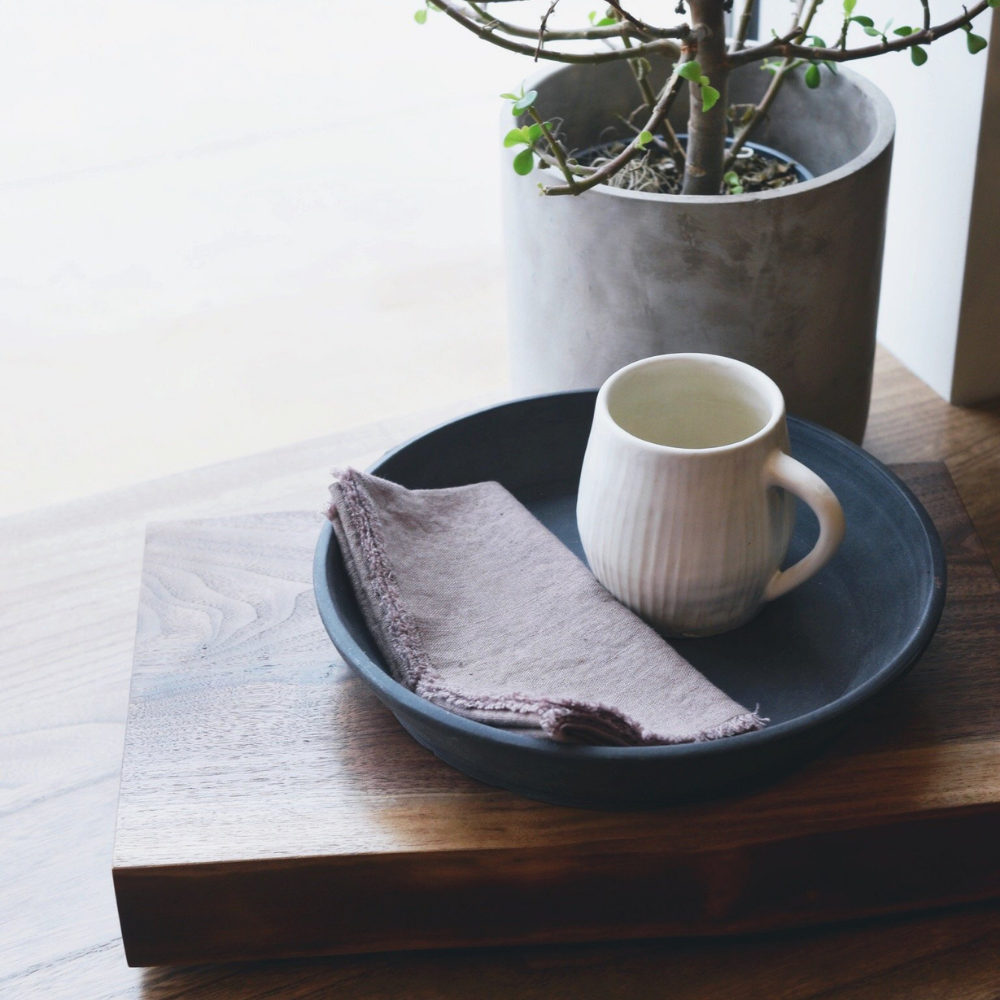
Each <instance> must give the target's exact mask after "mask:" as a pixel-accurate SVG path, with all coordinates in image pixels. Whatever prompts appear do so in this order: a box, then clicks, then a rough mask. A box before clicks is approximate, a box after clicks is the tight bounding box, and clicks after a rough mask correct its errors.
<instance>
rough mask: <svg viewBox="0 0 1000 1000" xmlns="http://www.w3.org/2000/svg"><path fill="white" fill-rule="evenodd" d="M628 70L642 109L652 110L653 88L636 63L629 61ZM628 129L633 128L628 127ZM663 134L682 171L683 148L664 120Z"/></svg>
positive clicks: (654, 102) (653, 102) (628, 43)
mask: <svg viewBox="0 0 1000 1000" xmlns="http://www.w3.org/2000/svg"><path fill="white" fill-rule="evenodd" d="M622 42H623V44H624V45H625V47H626V48H631V47H632V43H631V42H630V41H629V40H628V39H627V38H623V39H622ZM628 65H629V69H631V70H632V75H633V76H634V77H635V82H636V84H637V85H638V87H639V93H641V94H642V99H643V102H644V107H647V108H654V107H655V106H656V94H654V93H653V87H652V85H651V84H650V82H649V78H648V77H647V76H646V75H645V74H644V73H643V72H642V70H641V68H640V66H639V64H638V62H637V61H632V60H630V61H629V64H628ZM639 110H640V109H639V108H637V109H636V110H635V111H633V112H632V114H633V115H634V114H636V113H637V112H638V111H639ZM630 127H633V126H631V125H630ZM663 134H664V136H665V138H666V145H667V150H668V151H669V153H670V155H671V156H672V157H673V158H674V162H675V163H676V164H677V166H678V168H679V169H681V170H683V169H684V159H685V157H684V147H683V146H682V145H681V143H680V140H679V139H678V138H677V133H676V132H675V131H674V127H673V125H671V124H670V122H669V121H667V120H666V119H664V120H663Z"/></svg>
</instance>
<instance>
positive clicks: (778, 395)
mask: <svg viewBox="0 0 1000 1000" xmlns="http://www.w3.org/2000/svg"><path fill="white" fill-rule="evenodd" d="M675 361H696V362H699V363H702V364H706V365H712V366H715V367H719V368H728V369H729V370H730V371H733V372H738V373H739V374H740V375H742V376H749V379H750V380H752V381H754V382H756V383H757V384H758V386H759V387H760V388H762V390H763V391H762V392H761V395H762V396H764V397H765V398H767V401H768V402H769V403H770V406H771V415H770V417H769V418H768V420H767V423H765V424H764V426H763V427H761V428H760V429H759V430H756V431H754V433H753V434H750V435H748V436H747V437H745V438H740V440H739V441H731V442H730V443H729V444H720V445H714V446H712V447H710V448H682V447H680V446H678V445H672V444H658V443H657V442H656V441H649V440H647V439H646V438H643V437H639V436H638V435H636V434H633V433H632V432H631V431H628V430H626V429H625V428H624V427H622V425H621V424H620V423H618V421H617V420H615V418H614V417H613V416H612V415H611V410H610V408H609V407H608V396H609V395H610V393H611V390H612V389H613V388H614V387H615V385H616V383H617V382H618V381H620V380H621V379H622V378H623V377H624V376H626V375H627V374H628V373H629V372H632V371H636V370H637V369H640V368H646V367H650V366H653V365H664V364H672V363H674V362H675ZM597 412H598V413H600V414H601V415H602V416H603V417H604V418H605V419H606V420H607V421H608V423H609V424H610V425H611V427H612V428H613V429H614V431H615V432H616V433H618V434H621V435H622V436H624V437H625V438H627V439H628V440H629V441H632V442H636V443H638V444H640V445H642V446H644V447H645V448H648V449H651V450H652V451H654V452H656V453H666V454H677V455H719V454H724V453H725V452H730V451H736V450H738V449H740V448H745V447H749V446H750V445H752V444H754V443H756V442H757V441H759V440H760V439H762V438H764V437H766V436H767V435H768V434H769V433H771V432H772V431H773V430H774V429H775V427H777V426H778V425H779V424H780V423H781V422H782V421H783V420H784V419H785V397H784V395H783V394H782V392H781V389H779V388H778V384H777V383H776V382H775V381H774V379H773V378H771V376H770V375H767V374H765V373H764V372H762V371H761V370H760V369H759V368H755V367H754V366H753V365H748V364H747V363H746V362H745V361H738V360H737V359H736V358H728V357H726V356H725V355H724V354H706V353H704V352H698V351H682V352H677V353H674V354H654V355H652V356H651V357H648V358H640V359H639V360H638V361H633V362H632V363H631V364H628V365H625V367H624V368H619V369H618V371H616V372H614V373H613V374H612V375H609V376H608V377H607V378H606V379H605V381H604V384H603V385H602V386H601V388H600V389H599V390H598V393H597Z"/></svg>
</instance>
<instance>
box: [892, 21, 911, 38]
mask: <svg viewBox="0 0 1000 1000" xmlns="http://www.w3.org/2000/svg"><path fill="white" fill-rule="evenodd" d="M893 34H894V35H902V36H903V37H904V38H905V37H906V36H907V35H912V34H913V29H912V28H911V27H910V26H909V25H907V24H904V25H901V26H900V27H898V28H897V29H896V30H895V31H894V32H893Z"/></svg>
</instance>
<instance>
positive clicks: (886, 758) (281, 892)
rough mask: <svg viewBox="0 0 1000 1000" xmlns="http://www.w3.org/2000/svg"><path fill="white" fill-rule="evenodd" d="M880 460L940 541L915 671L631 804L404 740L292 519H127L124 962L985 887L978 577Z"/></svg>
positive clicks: (950, 495) (983, 642)
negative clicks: (133, 544) (322, 601)
mask: <svg viewBox="0 0 1000 1000" xmlns="http://www.w3.org/2000/svg"><path fill="white" fill-rule="evenodd" d="M897 471H898V472H899V473H900V474H901V475H902V476H903V478H904V479H905V480H906V481H907V482H909V483H910V485H911V486H912V488H913V489H914V490H915V492H916V493H917V496H918V497H919V498H920V499H921V501H922V502H923V503H924V505H925V506H926V507H927V509H928V510H929V511H930V512H931V515H932V517H933V518H934V521H935V523H936V524H937V526H938V530H939V532H940V533H941V536H942V538H943V540H944V543H945V547H946V552H947V556H948V576H949V593H948V602H947V605H946V608H945V613H944V615H943V617H942V620H941V625H940V627H939V629H938V632H937V634H936V635H935V638H934V641H933V643H932V644H931V647H930V649H929V650H928V651H927V653H926V654H925V655H924V657H923V659H922V660H921V662H920V663H919V664H918V666H917V668H916V669H915V670H914V671H913V672H912V673H911V674H910V675H909V676H908V677H906V678H905V679H904V680H903V682H902V684H901V685H900V686H899V687H898V688H897V689H895V690H894V691H893V692H892V693H891V695H890V696H887V697H886V698H883V699H882V700H880V702H879V703H878V705H877V706H876V707H875V708H874V710H873V711H871V712H869V713H868V714H867V715H866V717H865V718H864V719H863V721H862V722H861V723H859V724H858V725H856V726H854V727H852V728H851V730H850V731H849V732H848V733H847V734H846V735H845V736H844V737H842V738H841V739H839V740H838V741H837V744H836V746H835V747H834V748H832V749H831V750H830V751H829V752H828V753H827V754H825V755H824V756H823V757H822V758H821V759H818V760H816V761H814V762H812V763H811V764H810V765H809V766H807V767H805V768H804V769H802V770H800V771H798V772H797V773H795V774H794V775H791V776H788V777H786V778H784V779H783V780H780V781H778V782H776V783H774V784H772V785H771V786H769V787H768V788H766V789H764V790H762V791H757V792H756V793H753V794H750V793H746V794H742V795H739V796H735V797H728V798H725V799H723V800H720V801H715V802H706V803H700V804H696V805H687V806H682V807H675V808H669V809H659V810H652V811H647V812H640V813H622V812H597V811H591V810H579V809H566V808H558V807H555V806H549V805H545V804H543V803H539V802H533V801H530V800H528V799H525V798H522V797H520V796H517V795H513V794H511V793H508V792H504V791H502V790H499V789H494V788H490V787H489V786H487V785H483V784H481V783H480V782H477V781H474V780H473V779H471V778H467V777H465V776H464V775H462V774H460V773H459V772H458V771H455V770H454V769H453V768H450V767H448V766H447V765H445V764H443V763H441V762H440V761H438V760H437V759H436V758H435V757H434V756H433V755H432V754H431V753H429V752H428V751H426V750H424V749H423V748H422V747H420V746H419V745H417V744H416V743H415V742H414V741H413V740H412V739H411V738H410V736H409V735H408V734H407V733H406V732H405V731H404V730H403V729H402V728H401V727H400V726H399V724H398V723H397V722H396V721H395V719H394V718H393V717H392V715H391V714H390V713H389V711H388V710H387V709H385V708H384V707H383V706H382V705H381V704H380V703H379V702H378V701H377V699H376V698H375V697H374V695H372V694H371V693H370V692H369V691H368V689H367V688H366V687H365V686H364V685H363V684H362V683H361V681H359V680H358V679H357V678H355V677H354V676H353V675H352V674H351V672H350V671H349V670H348V669H347V667H346V666H345V665H344V664H343V662H342V661H340V659H339V657H337V656H336V653H335V651H334V650H333V649H332V647H331V645H330V643H329V640H328V639H327V637H326V633H325V632H324V630H323V626H322V624H321V623H320V620H319V616H318V614H317V612H316V606H315V602H314V600H313V596H312V588H311V585H310V577H311V562H312V554H313V548H314V545H315V542H316V536H317V533H318V527H319V523H320V518H319V517H318V516H317V515H316V514H308V513H278V514H263V515H262V514H257V515H245V516H242V517H230V518H215V519H209V520H196V521H181V522H174V523H168V524H161V525H155V526H153V527H152V528H151V529H150V533H149V536H148V539H147V544H146V555H145V562H144V566H143V587H142V597H141V602H140V607H139V625H138V635H137V639H136V651H135V666H134V669H133V675H132V688H131V697H130V704H129V721H128V728H127V731H126V737H125V756H124V762H123V770H122V781H121V791H120V795H119V808H118V823H117V832H116V837H115V852H114V876H115V889H116V893H117V898H118V907H119V912H120V914H121V921H122V931H123V935H124V938H125V949H126V954H127V956H128V958H129V961H130V963H132V964H135V965H180V964H190V963H194V962H206V961H220V960H231V959H237V958H279V957H289V956H302V955H323V954H343V953H352V952H361V951H391V950H398V949H402V948H440V947H456V946H470V945H487V944H500V943H506V944H514V943H518V944H523V943H535V944H537V943H540V942H557V941H562V942H565V941H599V940H608V939H621V938H628V937H653V936H663V935H667V934H706V933H713V934H715V933H732V932H734V931H741V932H746V931H750V930H761V929H774V928H776V927H789V926H791V927H795V926H802V925H804V924H807V923H817V922H821V921H829V920H838V919H840V920H842V919H845V918H848V917H851V918H856V917H861V916H871V915H873V914H879V913H886V912H894V911H900V910H906V909H913V908H916V907H930V906H939V905H942V904H946V903H954V902H967V901H970V900H975V899H984V898H994V897H997V896H1000V865H998V864H997V863H996V862H997V853H998V848H997V844H1000V731H998V730H1000V725H998V724H1000V582H998V580H997V577H996V574H995V573H994V572H993V568H992V566H991V564H990V562H989V560H988V559H987V558H986V554H985V552H984V551H983V548H982V545H981V543H980V542H979V539H978V538H977V537H976V535H975V532H974V530H973V528H972V525H971V523H970V522H969V520H968V517H967V515H966V513H965V510H964V508H963V507H962V503H961V501H960V500H959V499H958V496H957V494H956V493H955V491H954V488H953V487H952V485H951V480H950V478H949V476H948V473H947V471H946V470H945V468H944V466H943V464H941V463H925V464H920V465H903V466H897ZM734 818H738V820H739V821H738V822H734ZM958 846H961V850H955V848H956V847H958Z"/></svg>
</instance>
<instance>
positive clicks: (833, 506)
mask: <svg viewBox="0 0 1000 1000" xmlns="http://www.w3.org/2000/svg"><path fill="white" fill-rule="evenodd" d="M764 476H765V479H766V480H767V483H768V485H770V486H782V487H784V488H785V489H786V490H788V492H789V493H792V494H794V495H795V496H797V497H799V499H801V500H804V501H805V502H806V503H807V504H809V506H810V507H811V508H812V510H813V513H814V514H815V515H816V519H817V520H818V521H819V539H818V540H817V542H816V544H815V545H814V546H813V548H812V551H811V552H810V553H809V554H808V555H807V556H805V557H804V558H802V559H800V560H799V561H798V562H797V563H796V564H795V565H794V566H790V567H789V568H788V569H786V570H785V571H784V572H782V571H781V570H780V569H779V570H776V571H775V574H774V576H772V577H771V580H770V582H769V583H768V585H767V587H765V588H764V597H763V600H765V601H773V600H774V599H775V598H776V597H781V596H782V594H787V593H788V591H790V590H792V589H793V588H794V587H797V586H798V585H799V584H800V583H805V582H806V580H808V579H809V577H811V576H812V575H813V574H814V573H817V572H819V570H821V569H822V568H823V567H824V566H825V565H826V564H827V563H828V562H829V561H830V560H831V559H832V558H833V554H834V553H835V552H836V551H837V549H838V548H839V547H840V543H841V542H842V541H843V540H844V531H845V528H846V525H845V523H844V510H843V508H842V507H841V506H840V501H839V500H838V499H837V498H836V497H835V496H834V495H833V490H831V489H830V487H829V486H827V485H826V483H824V482H823V480H822V479H820V478H819V476H817V475H816V473H815V472H813V471H812V470H811V469H807V468H806V467H805V466H804V465H803V464H802V463H801V462H797V461H796V460H795V459H794V458H792V456H791V455H786V454H785V453H784V452H783V451H781V450H775V451H773V452H772V453H771V456H770V458H768V460H767V464H766V465H765V466H764Z"/></svg>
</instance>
